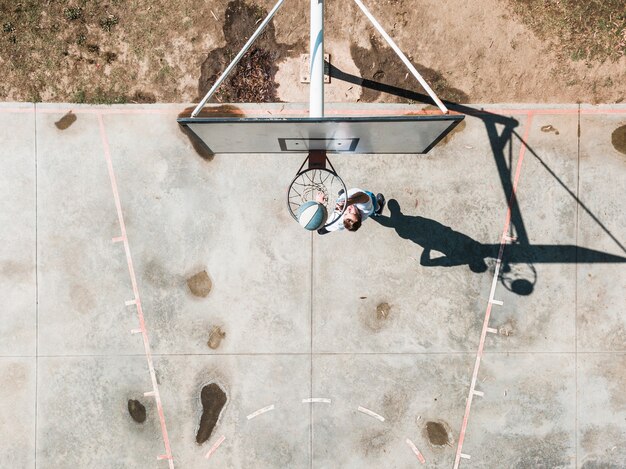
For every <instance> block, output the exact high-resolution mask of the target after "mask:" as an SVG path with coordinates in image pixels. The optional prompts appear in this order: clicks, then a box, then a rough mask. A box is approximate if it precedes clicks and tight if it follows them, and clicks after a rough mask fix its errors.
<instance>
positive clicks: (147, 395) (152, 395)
mask: <svg viewBox="0 0 626 469" xmlns="http://www.w3.org/2000/svg"><path fill="white" fill-rule="evenodd" d="M154 396H155V393H154V391H148V392H144V393H143V397H154Z"/></svg>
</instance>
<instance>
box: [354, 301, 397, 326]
mask: <svg viewBox="0 0 626 469" xmlns="http://www.w3.org/2000/svg"><path fill="white" fill-rule="evenodd" d="M358 315H359V319H360V320H361V322H362V323H363V325H364V326H365V327H366V328H367V329H369V330H371V331H373V332H378V331H380V330H381V329H383V328H384V327H386V326H387V325H389V324H390V323H391V321H392V311H391V306H390V305H389V303H386V302H382V303H379V304H378V305H377V306H376V308H375V309H374V308H373V307H372V302H371V300H370V301H365V302H363V303H362V304H361V305H360V306H359V313H358Z"/></svg>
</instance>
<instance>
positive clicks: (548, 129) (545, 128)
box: [541, 124, 559, 135]
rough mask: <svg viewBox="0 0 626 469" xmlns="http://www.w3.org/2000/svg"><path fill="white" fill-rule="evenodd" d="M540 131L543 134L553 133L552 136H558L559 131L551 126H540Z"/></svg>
mask: <svg viewBox="0 0 626 469" xmlns="http://www.w3.org/2000/svg"><path fill="white" fill-rule="evenodd" d="M541 131H542V132H545V133H550V132H554V135H559V130H558V129H557V128H556V127H554V126H553V125H551V124H548V125H543V126H541Z"/></svg>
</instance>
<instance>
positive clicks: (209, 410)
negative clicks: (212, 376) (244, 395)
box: [196, 383, 228, 445]
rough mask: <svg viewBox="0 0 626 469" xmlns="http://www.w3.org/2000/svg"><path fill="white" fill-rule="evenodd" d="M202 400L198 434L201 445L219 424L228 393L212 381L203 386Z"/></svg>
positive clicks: (197, 440)
mask: <svg viewBox="0 0 626 469" xmlns="http://www.w3.org/2000/svg"><path fill="white" fill-rule="evenodd" d="M200 399H201V401H202V417H200V427H199V428H198V433H197V434H196V443H198V444H199V445H201V444H202V443H204V442H205V441H207V440H208V439H209V438H211V433H213V429H214V428H215V425H216V424H217V420H218V419H219V416H220V413H221V412H222V409H223V408H224V406H225V405H226V401H227V400H228V399H227V398H226V394H225V393H224V391H223V390H222V388H220V387H219V386H218V385H217V384H215V383H210V384H208V385H206V386H204V387H203V388H202V392H201V393H200Z"/></svg>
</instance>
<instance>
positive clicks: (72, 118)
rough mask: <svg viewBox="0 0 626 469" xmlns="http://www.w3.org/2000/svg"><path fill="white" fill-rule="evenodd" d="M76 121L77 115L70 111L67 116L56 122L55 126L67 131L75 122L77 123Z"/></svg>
mask: <svg viewBox="0 0 626 469" xmlns="http://www.w3.org/2000/svg"><path fill="white" fill-rule="evenodd" d="M76 119H77V117H76V114H74V113H73V112H72V111H69V112H68V113H67V114H65V115H64V116H63V117H61V118H60V119H59V120H58V121H56V122H55V123H54V125H56V128H57V129H59V130H65V129H67V128H68V127H69V126H70V125H72V124H73V123H74V122H76Z"/></svg>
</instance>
